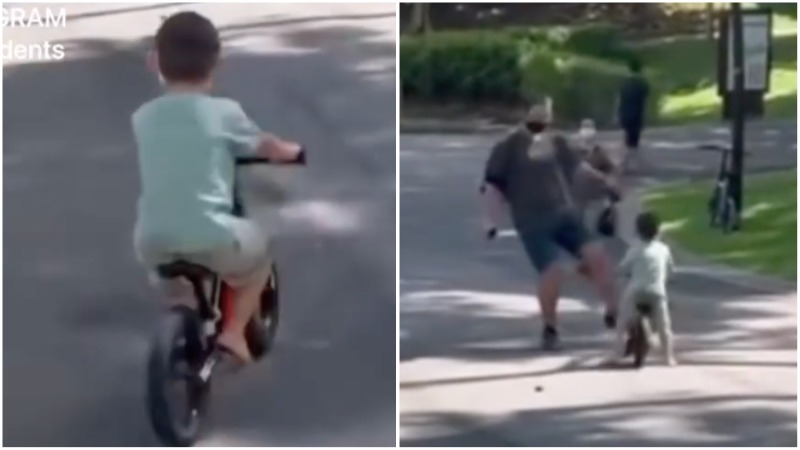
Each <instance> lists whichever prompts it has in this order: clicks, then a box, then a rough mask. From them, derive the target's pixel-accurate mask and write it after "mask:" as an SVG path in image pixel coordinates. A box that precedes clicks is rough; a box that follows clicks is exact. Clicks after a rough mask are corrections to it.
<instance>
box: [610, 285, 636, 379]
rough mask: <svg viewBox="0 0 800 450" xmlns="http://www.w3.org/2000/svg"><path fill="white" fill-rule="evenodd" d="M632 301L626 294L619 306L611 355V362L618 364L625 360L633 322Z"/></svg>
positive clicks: (628, 294)
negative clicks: (629, 324) (631, 322)
mask: <svg viewBox="0 0 800 450" xmlns="http://www.w3.org/2000/svg"><path fill="white" fill-rule="evenodd" d="M631 304H632V299H631V298H630V293H629V292H626V293H625V294H624V295H623V297H622V301H621V302H620V305H619V312H618V317H617V324H616V327H615V329H614V344H613V347H612V349H611V355H609V362H611V363H616V362H619V361H620V360H622V359H623V358H625V346H626V344H627V340H628V339H627V338H628V323H629V322H630V320H631Z"/></svg>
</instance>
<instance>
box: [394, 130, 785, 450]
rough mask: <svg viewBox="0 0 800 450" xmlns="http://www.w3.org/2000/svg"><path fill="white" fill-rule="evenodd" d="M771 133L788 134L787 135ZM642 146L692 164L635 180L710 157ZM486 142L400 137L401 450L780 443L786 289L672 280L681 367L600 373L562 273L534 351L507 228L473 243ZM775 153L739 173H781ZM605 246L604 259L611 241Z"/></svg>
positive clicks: (531, 303)
mask: <svg viewBox="0 0 800 450" xmlns="http://www.w3.org/2000/svg"><path fill="white" fill-rule="evenodd" d="M767 131H770V130H765V133H766V132H767ZM699 134H700V135H703V136H705V135H712V136H713V131H709V130H706V131H705V132H700V133H699ZM779 134H780V136H781V138H780V139H786V141H792V140H793V139H794V137H793V135H794V131H792V132H791V133H790V132H789V131H788V127H787V128H786V129H782V131H779ZM651 136H652V138H653V140H652V141H651V142H655V143H658V144H659V146H653V147H651V149H650V152H652V153H653V155H654V158H655V159H656V161H661V160H664V159H672V158H674V155H678V154H681V155H688V156H687V157H690V158H695V159H693V162H692V163H691V164H687V168H685V169H681V167H676V168H674V170H671V171H663V172H662V173H659V174H657V176H655V177H653V179H652V180H651V181H650V182H662V181H664V180H667V181H669V180H679V179H683V178H691V177H693V176H697V174H698V173H701V172H702V171H703V170H705V171H706V172H709V171H712V172H713V165H714V162H715V158H713V157H712V158H709V157H707V156H705V155H704V154H703V155H699V156H698V155H697V153H696V152H692V151H689V150H683V149H681V148H680V145H679V144H680V143H681V142H684V143H688V142H692V141H695V140H697V136H696V135H692V134H691V133H686V130H678V132H677V133H673V136H672V137H671V136H670V135H669V134H668V133H666V132H665V134H664V135H656V134H655V132H654V133H653V134H652V135H651ZM681 136H684V137H681ZM496 137H497V135H496V134H491V135H481V134H478V135H475V134H472V135H455V134H450V135H434V134H430V135H424V136H423V135H403V136H401V140H400V146H401V154H400V161H401V166H400V176H401V182H400V185H401V202H400V208H401V211H400V212H401V215H400V227H401V229H400V232H401V236H402V241H401V249H400V252H401V254H400V264H401V268H400V276H401V280H400V294H401V298H400V312H401V317H400V328H401V350H400V353H401V355H400V356H401V363H400V369H399V374H400V375H399V376H400V405H401V406H400V408H401V419H400V425H401V444H402V445H404V446H439V445H442V446H476V445H479V446H511V445H517V446H520V445H521V446H548V445H551V446H597V445H612V446H627V445H638V446H654V445H723V446H725V445H751V446H766V445H786V446H795V445H796V435H797V425H796V422H797V413H796V411H797V403H796V398H797V383H796V379H797V369H796V366H797V352H796V349H797V342H796V335H797V331H796V330H797V326H796V317H797V296H796V291H795V289H794V287H792V289H771V288H770V289H766V288H764V287H763V286H741V285H736V284H732V283H730V282H728V281H726V280H725V279H720V278H718V277H711V276H708V274H707V273H702V272H699V271H694V272H692V271H690V272H687V273H683V274H681V275H680V276H678V277H677V278H676V279H675V282H674V285H673V286H672V294H671V301H672V312H673V317H674V323H675V331H676V334H677V351H678V355H679V358H680V360H681V363H682V364H681V366H679V367H676V368H667V367H663V366H661V365H660V364H658V357H655V358H654V361H653V363H654V364H653V365H651V366H649V367H646V368H645V369H644V370H642V371H628V370H602V369H599V368H598V363H599V361H600V360H601V358H602V357H603V356H604V355H605V352H607V350H608V346H609V343H610V336H609V335H608V334H607V333H606V332H605V331H604V330H603V328H602V325H601V318H600V317H601V305H600V303H599V301H598V300H597V299H596V296H595V294H594V292H593V291H592V290H591V289H589V288H588V287H587V286H586V285H585V284H584V283H583V281H581V280H580V279H578V278H577V277H575V276H570V278H569V280H568V281H567V283H566V289H565V291H564V297H563V299H562V301H561V304H560V320H561V327H562V329H563V338H564V341H565V345H566V351H564V352H562V353H558V354H542V353H540V352H539V351H537V350H536V349H535V347H536V345H537V344H538V331H539V323H538V317H537V315H538V307H537V302H536V299H535V297H534V292H535V283H536V277H535V275H534V273H533V271H532V270H531V269H530V268H529V266H528V264H527V262H526V260H525V257H524V256H523V254H522V251H521V248H520V245H519V243H518V242H517V241H516V238H515V237H514V236H513V233H510V232H506V233H504V234H503V237H501V239H499V240H498V241H496V242H492V243H488V242H485V241H484V240H483V239H482V238H481V235H480V221H479V216H478V208H477V202H476V187H477V185H478V182H479V180H480V173H481V168H482V166H483V163H484V161H485V158H486V156H487V154H488V147H489V145H491V143H492V141H493V139H495V138H496ZM779 147H780V146H779V145H776V146H772V147H770V148H767V149H766V150H764V153H765V154H763V155H761V156H760V157H758V158H754V159H753V161H754V163H753V164H752V165H751V168H754V169H756V170H763V169H771V168H776V167H781V164H783V165H784V167H785V166H786V165H790V166H791V165H793V164H794V161H796V157H795V154H794V153H791V154H788V155H787V154H784V153H783V151H782V150H780V149H779ZM656 149H662V150H663V152H661V153H655V150H656ZM711 156H714V155H711ZM768 156H770V157H768ZM776 158H778V161H777V162H776V161H775V159H776ZM676 165H677V164H676ZM688 166H691V167H692V168H695V167H697V168H699V169H698V170H689V169H688ZM609 248H610V249H611V251H612V253H614V255H615V256H616V257H619V255H620V254H621V252H622V251H623V250H624V244H623V243H621V242H611V243H609Z"/></svg>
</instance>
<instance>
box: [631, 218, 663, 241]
mask: <svg viewBox="0 0 800 450" xmlns="http://www.w3.org/2000/svg"><path fill="white" fill-rule="evenodd" d="M660 230H661V220H660V219H659V218H658V216H657V215H656V214H655V213H652V212H644V213H641V214H639V216H638V217H637V218H636V234H638V235H639V237H640V238H641V239H642V240H644V241H646V242H650V241H652V240H653V239H655V238H656V236H658V232H659V231H660Z"/></svg>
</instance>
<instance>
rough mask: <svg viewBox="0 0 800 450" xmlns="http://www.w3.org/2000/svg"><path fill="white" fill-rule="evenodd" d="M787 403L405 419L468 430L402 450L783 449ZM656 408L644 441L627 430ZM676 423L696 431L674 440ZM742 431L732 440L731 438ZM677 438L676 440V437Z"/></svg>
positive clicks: (634, 405) (789, 439) (789, 420)
mask: <svg viewBox="0 0 800 450" xmlns="http://www.w3.org/2000/svg"><path fill="white" fill-rule="evenodd" d="M791 400H794V398H786V397H783V396H744V397H742V396H730V397H729V396H716V397H700V398H691V399H681V398H677V399H674V398H672V399H664V400H662V401H656V402H653V401H647V402H637V401H635V400H633V401H630V402H624V403H622V402H620V403H611V404H604V405H602V406H581V407H570V408H549V409H543V410H522V411H516V412H513V413H511V414H509V415H508V416H506V417H504V418H502V419H500V420H499V421H497V422H491V423H490V424H487V423H485V419H483V418H480V417H473V416H470V415H466V414H444V413H443V414H419V415H414V414H412V415H404V416H403V418H402V419H401V426H403V425H410V426H414V427H425V428H427V429H429V430H431V431H434V430H442V429H451V430H452V429H458V428H461V429H466V430H469V431H467V432H464V433H454V434H441V435H439V436H437V435H436V434H435V433H431V434H432V435H433V437H422V438H409V439H403V440H402V441H401V443H400V445H401V446H403V447H447V446H450V447H453V446H457V447H476V446H498V445H502V446H508V447H519V446H527V445H531V444H533V443H535V445H536V446H537V447H550V446H567V447H598V446H615V447H616V446H636V447H652V446H683V445H687V444H689V445H692V444H698V443H702V445H713V446H722V447H725V446H745V447H752V446H786V447H792V446H795V445H796V442H797V428H796V425H797V419H796V416H795V415H792V414H786V413H785V412H782V411H778V410H775V409H773V408H771V407H770V406H769V405H770V403H771V402H785V401H791ZM653 406H657V407H658V408H659V411H660V413H659V417H658V419H657V420H652V418H648V419H649V420H650V421H652V423H651V424H649V425H648V426H649V430H648V434H651V435H652V437H650V438H648V439H642V438H640V437H636V436H635V435H633V434H632V433H630V430H629V429H626V428H628V427H630V426H632V425H634V424H636V423H637V422H640V421H641V420H642V412H643V411H644V410H645V408H650V407H653ZM674 423H686V424H691V430H692V431H691V432H690V433H689V435H679V434H678V435H676V434H674V432H675V430H671V429H670V428H669V427H670V425H671V424H674ZM513 427H516V428H517V429H521V430H526V429H527V430H529V431H527V432H526V433H525V436H519V438H520V440H519V441H517V440H516V439H515V438H514V437H509V436H508V435H501V434H499V433H497V431H496V430H498V429H511V428H513ZM731 429H735V430H737V431H736V432H735V433H733V434H731V433H730V430H731ZM671 433H672V434H671Z"/></svg>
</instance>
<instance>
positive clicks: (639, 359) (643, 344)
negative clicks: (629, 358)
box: [630, 317, 650, 368]
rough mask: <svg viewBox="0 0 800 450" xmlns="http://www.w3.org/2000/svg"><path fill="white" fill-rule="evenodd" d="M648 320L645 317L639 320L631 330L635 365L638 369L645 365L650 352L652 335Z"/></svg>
mask: <svg viewBox="0 0 800 450" xmlns="http://www.w3.org/2000/svg"><path fill="white" fill-rule="evenodd" d="M646 320H647V319H645V318H644V317H639V318H637V319H636V320H635V321H634V323H633V325H632V326H631V329H630V339H631V341H630V342H631V351H632V353H633V365H634V367H636V368H640V367H642V366H643V365H644V362H645V359H647V353H649V351H650V334H649V333H648V329H647V323H646V322H645V321H646Z"/></svg>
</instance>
